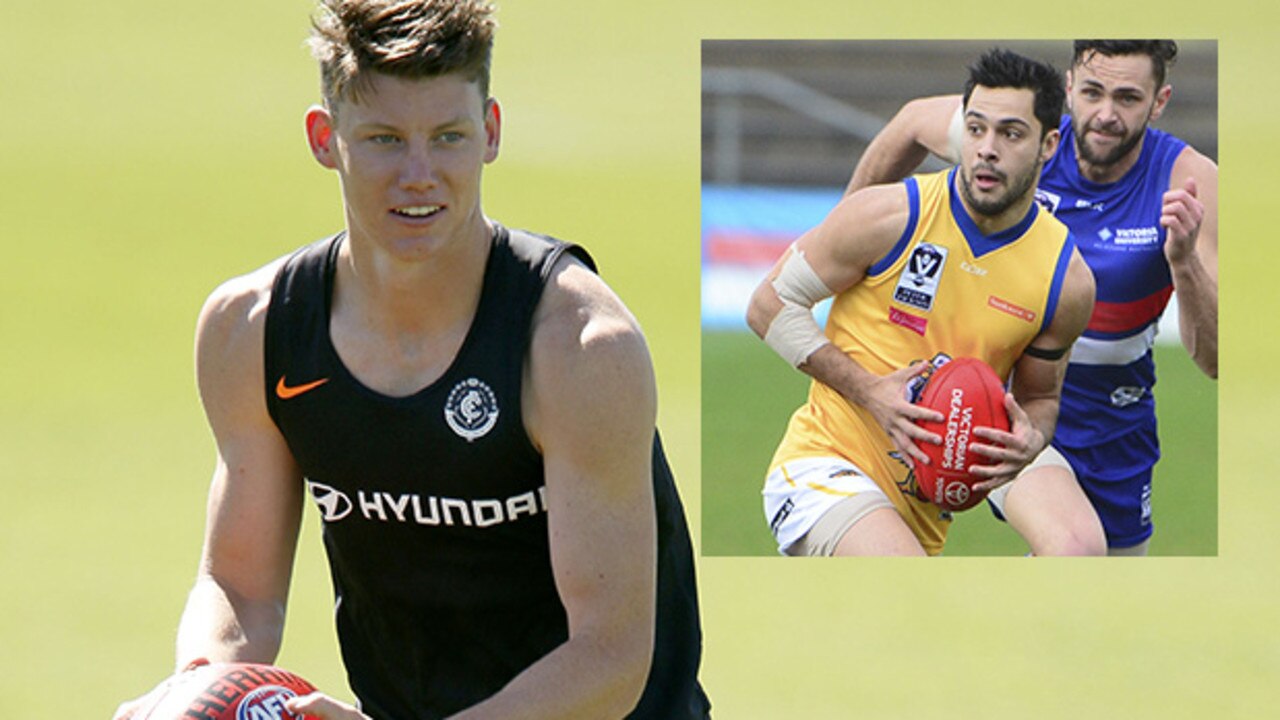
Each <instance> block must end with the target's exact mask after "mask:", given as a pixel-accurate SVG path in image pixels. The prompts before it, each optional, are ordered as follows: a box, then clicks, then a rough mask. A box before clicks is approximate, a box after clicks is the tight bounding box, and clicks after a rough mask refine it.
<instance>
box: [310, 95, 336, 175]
mask: <svg viewBox="0 0 1280 720" xmlns="http://www.w3.org/2000/svg"><path fill="white" fill-rule="evenodd" d="M306 126H307V144H308V145H310V146H311V154H312V155H314V156H315V158H316V162H318V163H320V164H321V165H323V166H325V167H327V168H329V169H330V170H332V169H333V168H335V167H336V166H337V163H336V162H335V153H334V149H333V116H332V115H330V114H329V111H328V110H326V109H324V108H323V107H321V106H320V105H312V106H311V107H309V108H307V115H306Z"/></svg>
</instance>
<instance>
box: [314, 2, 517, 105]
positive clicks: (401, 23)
mask: <svg viewBox="0 0 1280 720" xmlns="http://www.w3.org/2000/svg"><path fill="white" fill-rule="evenodd" d="M492 14H493V6H492V5H490V4H489V3H488V2H485V1H484V0H321V2H320V6H319V8H318V9H317V12H316V15H315V17H314V18H313V19H312V21H311V24H312V32H311V39H310V41H309V43H308V44H309V45H310V46H311V54H312V55H313V56H314V57H315V59H316V60H317V61H319V63H320V82H321V92H322V93H323V94H324V100H325V104H326V105H328V107H329V110H330V111H331V112H332V111H334V110H336V107H335V101H337V100H358V99H359V97H360V94H361V91H362V90H363V89H367V85H368V82H369V76H370V74H371V73H382V74H385V75H393V76H397V77H405V78H429V77H438V76H441V75H447V74H450V73H459V74H461V75H462V76H464V77H465V78H466V79H467V80H469V81H471V82H475V83H477V84H478V85H479V87H480V96H481V97H482V98H488V97H489V61H490V58H491V56H492V54H493V33H494V29H495V28H496V27H497V22H495V21H494V19H493V17H492Z"/></svg>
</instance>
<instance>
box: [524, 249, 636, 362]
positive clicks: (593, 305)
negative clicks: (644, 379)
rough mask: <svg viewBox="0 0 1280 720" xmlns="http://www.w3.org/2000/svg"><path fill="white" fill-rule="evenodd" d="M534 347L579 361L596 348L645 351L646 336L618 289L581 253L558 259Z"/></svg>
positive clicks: (599, 350) (537, 319)
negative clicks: (580, 255) (589, 264)
mask: <svg viewBox="0 0 1280 720" xmlns="http://www.w3.org/2000/svg"><path fill="white" fill-rule="evenodd" d="M533 342H534V345H535V349H541V350H544V351H550V352H552V353H555V354H557V355H558V354H563V355H564V356H565V357H564V360H566V361H569V362H577V361H580V360H581V359H582V358H581V356H582V355H584V354H586V355H591V354H596V353H614V352H617V353H622V354H624V355H625V354H629V353H637V352H638V353H641V354H643V355H644V356H645V358H646V361H647V355H648V351H647V350H646V349H645V343H644V336H643V334H642V333H641V331H640V325H639V323H638V322H637V321H636V319H635V316H633V315H632V314H631V311H630V310H628V309H627V307H626V305H624V304H623V302H622V300H621V299H619V298H618V296H617V294H616V293H614V292H613V289H612V288H610V287H609V286H608V284H606V283H605V281H604V280H603V279H601V278H600V276H598V275H596V274H595V273H594V272H592V271H591V270H590V269H589V268H587V267H586V265H584V264H583V263H582V262H581V261H579V260H578V259H577V258H574V257H571V256H569V255H565V256H563V257H561V258H560V260H559V261H557V263H556V266H555V267H554V268H553V269H552V271H551V274H550V276H549V278H548V280H547V286H546V289H545V290H544V292H543V296H542V300H541V301H540V302H539V303H538V309H537V311H536V312H535V313H534V320H533Z"/></svg>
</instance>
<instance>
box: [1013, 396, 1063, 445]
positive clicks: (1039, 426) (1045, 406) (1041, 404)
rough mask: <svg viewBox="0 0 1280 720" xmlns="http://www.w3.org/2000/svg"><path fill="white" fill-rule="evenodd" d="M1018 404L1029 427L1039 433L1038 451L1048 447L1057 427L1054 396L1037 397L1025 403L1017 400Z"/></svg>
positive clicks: (1056, 406)
mask: <svg viewBox="0 0 1280 720" xmlns="http://www.w3.org/2000/svg"><path fill="white" fill-rule="evenodd" d="M1015 399H1016V398H1015ZM1018 404H1019V405H1021V406H1022V411H1023V412H1025V413H1026V414H1027V419H1028V420H1029V421H1030V422H1031V425H1032V426H1033V427H1035V429H1036V430H1039V431H1040V436H1041V446H1040V450H1043V449H1044V448H1046V447H1048V446H1049V443H1050V441H1052V440H1053V431H1054V429H1055V428H1056V427H1057V426H1058V406H1059V399H1058V397H1057V396H1056V395H1055V396H1053V397H1038V398H1031V399H1028V400H1025V401H1024V400H1020V399H1019V400H1018ZM1037 452H1038V451H1037Z"/></svg>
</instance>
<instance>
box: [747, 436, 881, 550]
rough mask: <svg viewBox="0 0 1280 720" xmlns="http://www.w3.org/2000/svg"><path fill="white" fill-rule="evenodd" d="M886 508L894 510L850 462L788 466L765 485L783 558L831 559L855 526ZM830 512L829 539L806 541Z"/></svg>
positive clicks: (768, 514) (822, 460)
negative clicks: (880, 509)
mask: <svg viewBox="0 0 1280 720" xmlns="http://www.w3.org/2000/svg"><path fill="white" fill-rule="evenodd" d="M880 507H890V508H891V507H893V502H892V501H890V500H889V497H888V496H887V495H885V494H884V491H883V490H881V489H880V488H879V487H878V486H877V485H876V484H875V481H873V480H872V479H871V478H869V477H867V475H866V473H864V472H863V471H862V470H861V469H860V468H859V467H858V466H856V465H854V464H853V463H851V462H849V461H848V460H845V459H844V458H839V457H811V458H801V459H799V460H792V461H791V462H785V463H782V464H781V465H779V466H778V467H776V468H774V470H773V472H771V473H769V476H768V477H767V478H765V482H764V516H765V520H766V521H767V522H768V523H769V529H770V530H771V531H772V532H773V537H774V539H776V540H777V541H778V552H779V553H781V554H783V555H797V554H798V555H830V554H831V552H832V551H833V550H834V549H835V545H836V544H837V543H838V542H839V541H840V538H841V537H843V536H844V533H845V532H846V531H847V530H848V529H849V528H850V527H852V526H853V524H854V523H856V522H857V521H858V520H860V519H861V518H862V517H863V516H865V515H866V514H867V513H869V512H871V511H872V510H875V509H876V508H880ZM833 509H834V512H833ZM845 510H847V511H848V512H845ZM829 513H830V520H832V521H833V522H824V523H823V524H822V527H823V530H824V532H823V534H824V537H821V538H816V537H815V538H809V537H806V536H807V535H808V534H809V532H810V531H811V530H814V528H815V526H816V525H818V524H819V520H823V519H824V517H823V516H825V515H828V514H829ZM828 536H829V537H828Z"/></svg>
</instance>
